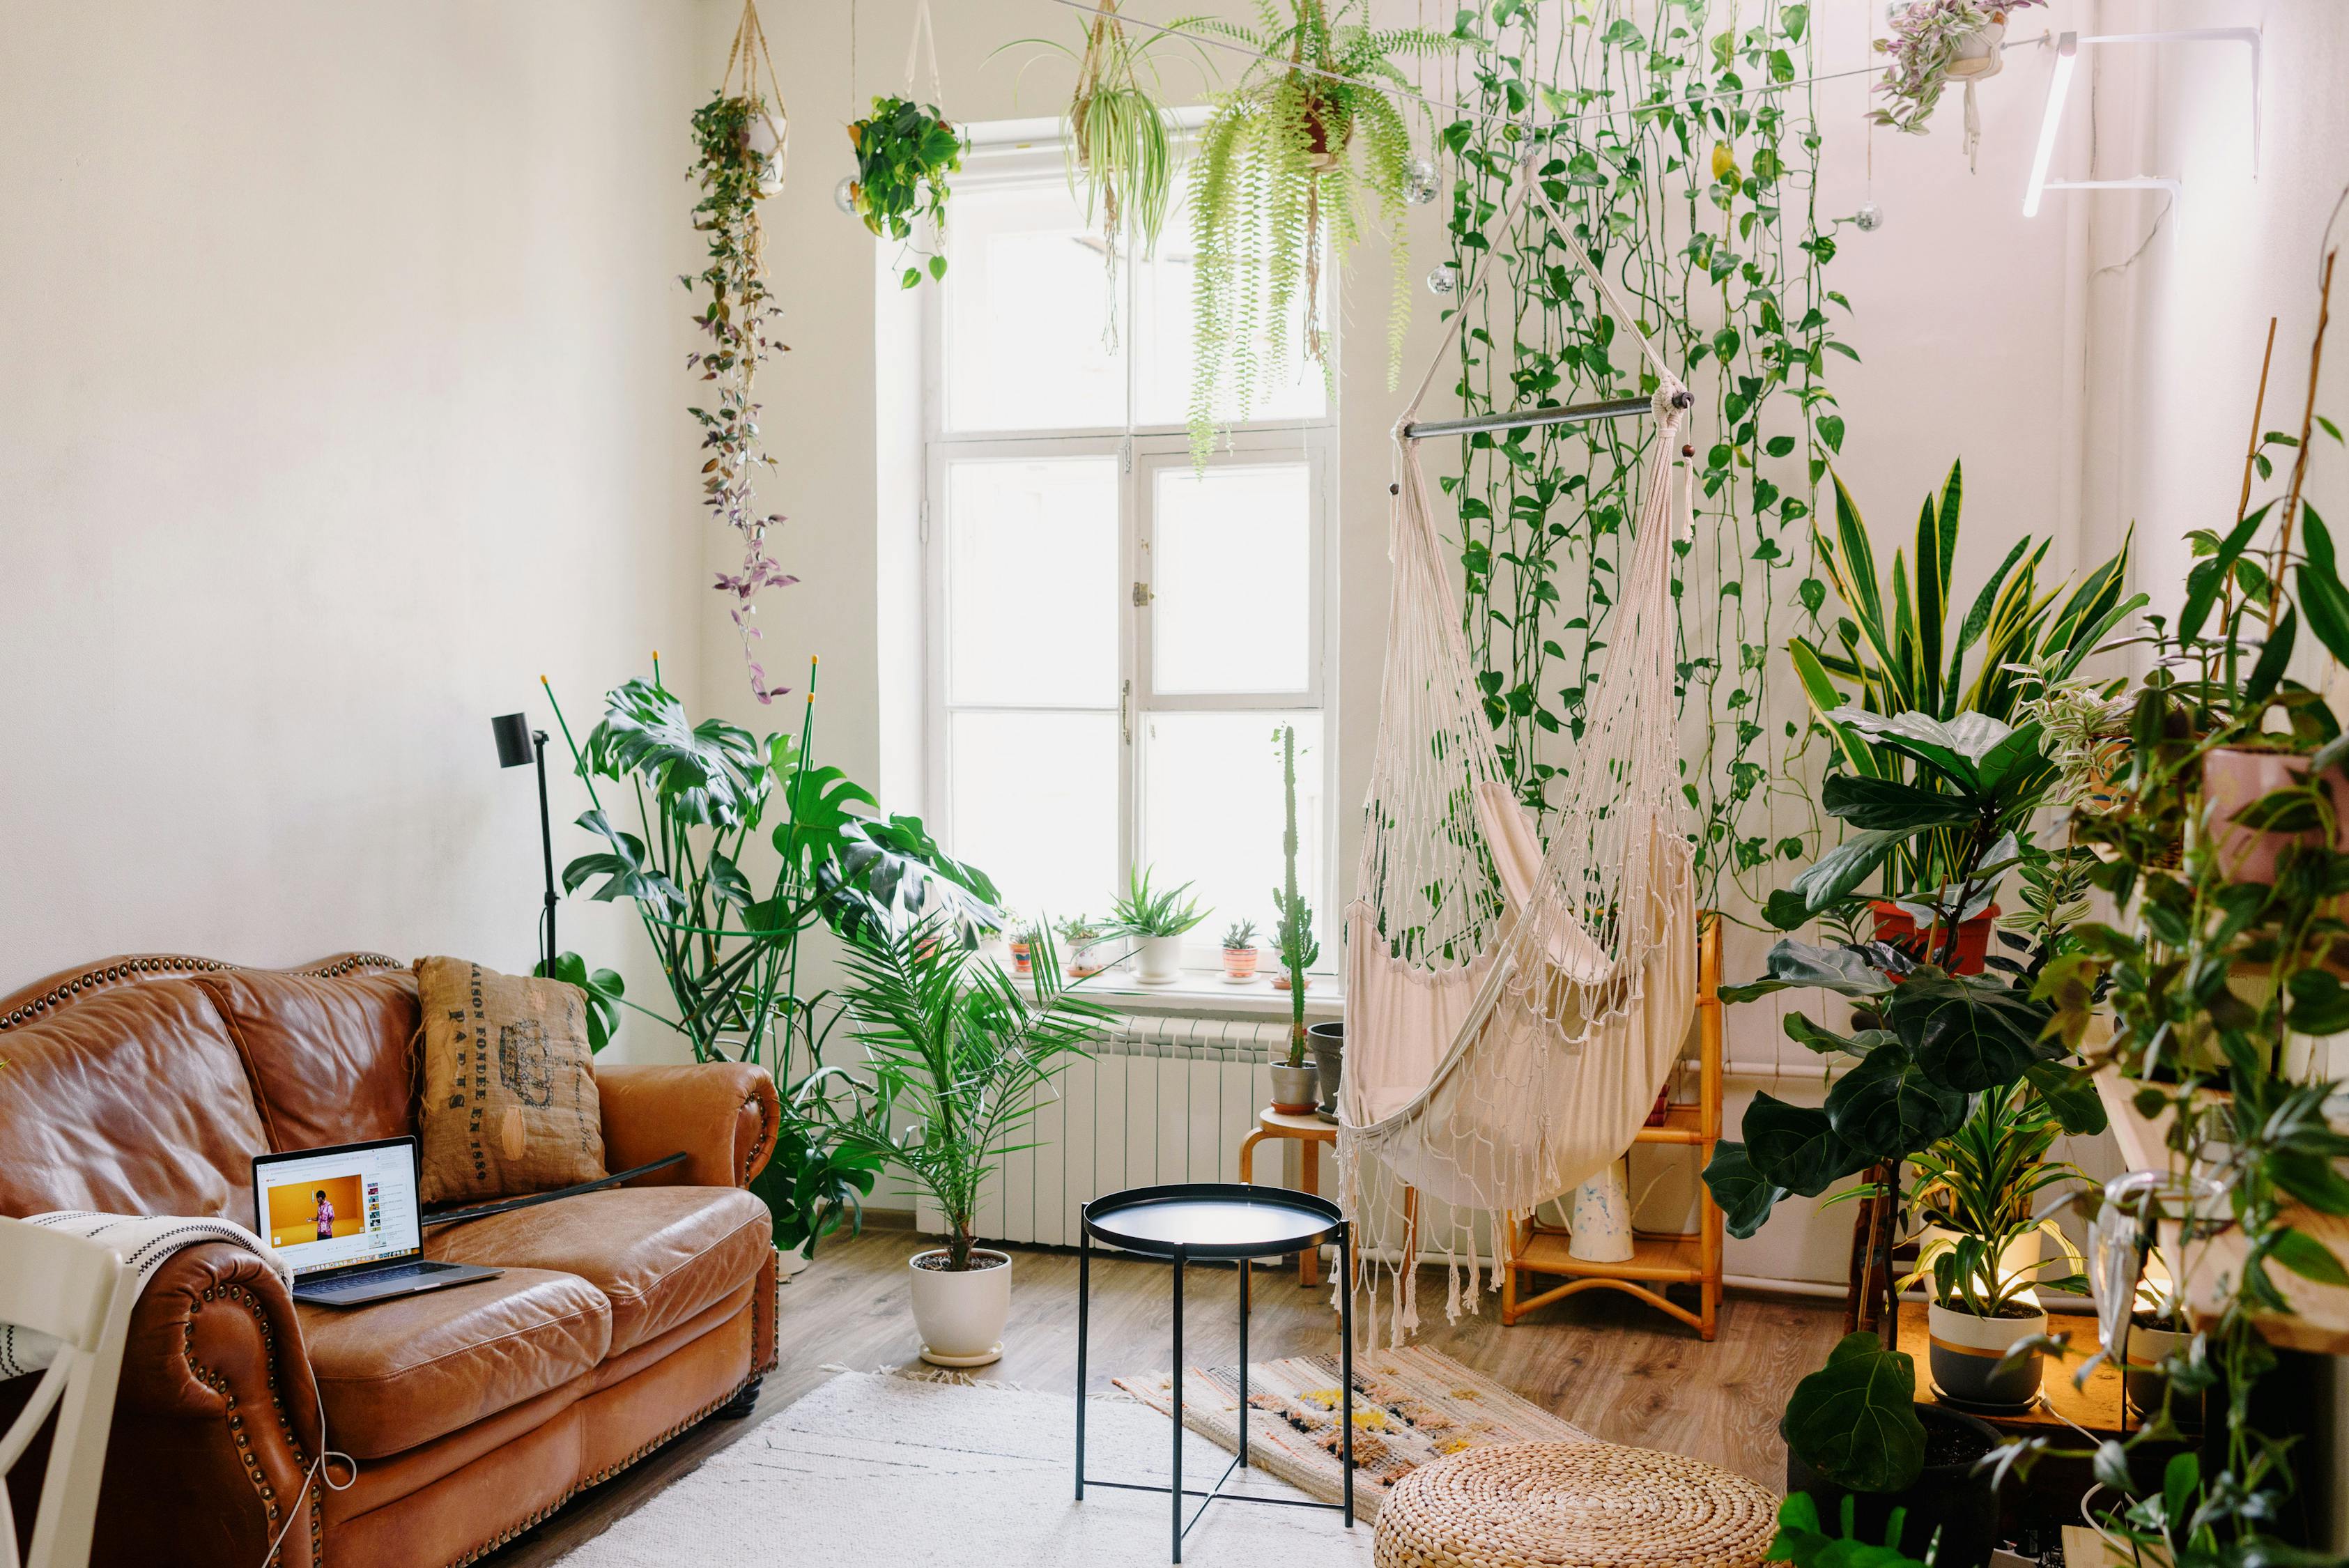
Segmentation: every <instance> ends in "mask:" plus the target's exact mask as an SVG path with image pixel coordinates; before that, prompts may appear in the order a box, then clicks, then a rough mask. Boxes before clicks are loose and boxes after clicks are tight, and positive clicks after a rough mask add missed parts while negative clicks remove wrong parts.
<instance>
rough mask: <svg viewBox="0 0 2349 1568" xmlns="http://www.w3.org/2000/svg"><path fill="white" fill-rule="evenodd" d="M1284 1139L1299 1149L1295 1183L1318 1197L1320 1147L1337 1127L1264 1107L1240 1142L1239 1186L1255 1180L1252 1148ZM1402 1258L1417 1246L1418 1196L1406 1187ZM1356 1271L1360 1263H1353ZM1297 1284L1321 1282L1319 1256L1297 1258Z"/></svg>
mask: <svg viewBox="0 0 2349 1568" xmlns="http://www.w3.org/2000/svg"><path fill="white" fill-rule="evenodd" d="M1268 1137H1278V1138H1288V1139H1291V1140H1293V1141H1294V1142H1296V1143H1297V1144H1299V1145H1300V1146H1301V1147H1299V1149H1298V1151H1297V1179H1298V1181H1299V1184H1300V1185H1301V1187H1302V1189H1303V1190H1305V1191H1307V1192H1310V1193H1314V1194H1316V1195H1319V1192H1320V1190H1321V1146H1322V1145H1323V1144H1325V1143H1327V1144H1334V1143H1336V1142H1337V1141H1338V1125H1337V1124H1336V1123H1335V1122H1325V1121H1323V1120H1322V1119H1321V1118H1320V1117H1319V1116H1312V1115H1306V1116H1291V1115H1289V1114H1288V1112H1286V1111H1276V1110H1274V1109H1273V1108H1272V1107H1271V1106H1265V1108H1264V1109H1262V1110H1260V1111H1258V1112H1257V1115H1256V1127H1255V1129H1254V1130H1253V1131H1251V1132H1250V1133H1249V1134H1248V1135H1247V1137H1244V1138H1242V1139H1240V1181H1241V1183H1242V1184H1243V1185H1247V1184H1248V1183H1250V1182H1253V1181H1254V1180H1255V1179H1256V1175H1255V1173H1256V1146H1257V1144H1259V1143H1262V1142H1263V1141H1264V1140H1265V1139H1266V1138H1268ZM1402 1219H1403V1255H1404V1256H1406V1257H1408V1256H1410V1255H1411V1254H1412V1253H1413V1252H1414V1251H1416V1250H1417V1249H1418V1246H1419V1192H1418V1189H1415V1188H1409V1187H1406V1188H1404V1189H1403V1192H1402ZM1355 1262H1356V1266H1357V1267H1359V1266H1360V1263H1361V1260H1360V1259H1359V1258H1357V1259H1356V1260H1355ZM1297 1282H1298V1283H1299V1284H1300V1285H1318V1284H1319V1283H1320V1282H1321V1253H1320V1251H1319V1249H1318V1248H1316V1249H1314V1250H1312V1251H1304V1252H1299V1253H1298V1254H1297Z"/></svg>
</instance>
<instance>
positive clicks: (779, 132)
mask: <svg viewBox="0 0 2349 1568" xmlns="http://www.w3.org/2000/svg"><path fill="white" fill-rule="evenodd" d="M737 61H740V64H741V67H742V90H741V92H740V94H739V95H738V96H740V97H741V98H744V99H749V100H750V107H751V112H752V113H753V114H757V113H762V112H763V113H765V114H766V115H768V116H769V117H771V119H773V121H774V126H775V151H774V154H773V157H772V159H771V161H770V163H769V171H770V180H769V182H768V193H769V194H772V193H773V192H775V191H778V190H781V188H782V183H783V175H784V172H785V171H786V170H787V169H789V167H790V165H791V161H792V122H791V117H790V116H789V115H788V114H787V113H786V112H785V111H784V109H783V78H781V77H780V76H778V75H777V74H776V73H775V62H774V61H773V60H772V59H771V58H769V57H768V55H767V29H766V28H765V27H764V26H761V24H760V21H759V6H758V3H757V0H742V19H741V20H740V22H737V23H736V24H735V25H734V41H733V43H731V44H730V45H729V46H728V47H727V49H726V74H725V76H723V77H721V78H719V83H718V92H719V96H720V97H721V98H722V97H724V96H726V93H727V89H728V88H731V87H732V86H733V85H734V67H735V64H736V62H737ZM761 66H763V67H766V71H765V74H764V75H763V76H761V73H760V67H761ZM770 100H771V101H770Z"/></svg>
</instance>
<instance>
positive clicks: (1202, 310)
mask: <svg viewBox="0 0 2349 1568" xmlns="http://www.w3.org/2000/svg"><path fill="white" fill-rule="evenodd" d="M1369 14H1370V12H1369V5H1368V4H1367V0H1335V3H1334V4H1327V3H1325V0H1279V3H1278V4H1276V0H1257V26H1253V27H1249V26H1242V25H1240V24H1237V23H1233V22H1226V21H1223V20H1221V19H1219V18H1216V17H1212V16H1192V17H1186V18H1185V19H1184V20H1182V21H1180V22H1177V23H1174V25H1173V26H1174V28H1175V30H1177V31H1189V32H1192V33H1195V34H1198V35H1200V36H1208V37H1219V38H1222V39H1225V40H1226V41H1228V42H1230V43H1235V44H1237V45H1239V46H1240V47H1242V48H1244V49H1247V50H1248V51H1250V52H1252V53H1253V54H1255V55H1257V56H1258V57H1259V58H1257V60H1256V61H1255V62H1254V63H1252V64H1251V65H1250V66H1249V67H1248V68H1247V72H1246V74H1244V75H1243V76H1242V77H1241V78H1240V79H1239V82H1238V83H1237V86H1235V87H1234V88H1232V89H1231V90H1230V91H1229V92H1226V93H1224V94H1222V95H1220V96H1219V97H1218V98H1217V99H1216V107H1215V111H1214V113H1213V114H1212V115H1211V116H1210V117H1209V118H1208V120H1207V124H1206V129H1205V130H1202V131H1201V132H1200V134H1199V151H1198V154H1197V156H1196V157H1195V158H1194V159H1193V160H1192V163H1191V222H1192V235H1193V241H1194V246H1195V250H1196V252H1197V260H1196V263H1195V269H1194V271H1193V275H1192V278H1193V282H1192V290H1193V295H1192V330H1193V332H1194V334H1195V349H1194V358H1193V361H1192V379H1191V417H1190V427H1191V448H1192V453H1193V456H1194V457H1195V458H1197V459H1201V460H1204V459H1205V457H1206V452H1207V449H1208V447H1209V445H1210V444H1211V443H1212V442H1213V441H1214V439H1215V414H1216V408H1217V406H1218V404H1219V402H1223V401H1225V399H1226V396H1227V398H1228V405H1227V406H1228V407H1229V409H1230V410H1231V412H1232V415H1233V417H1234V418H1237V419H1244V418H1246V417H1247V412H1248V410H1249V409H1250V408H1251V407H1253V406H1254V405H1255V403H1256V401H1257V399H1258V398H1259V397H1260V396H1261V395H1262V394H1263V392H1264V391H1265V389H1268V387H1270V386H1272V385H1274V384H1276V383H1277V382H1278V379H1279V378H1280V376H1281V374H1282V372H1283V371H1284V370H1285V369H1287V368H1288V363H1289V360H1288V348H1287V345H1286V344H1285V343H1284V341H1283V339H1282V332H1281V324H1282V323H1283V322H1284V321H1285V320H1286V319H1287V317H1288V310H1289V307H1290V306H1292V305H1295V304H1298V303H1299V302H1300V301H1301V302H1302V304H1303V306H1304V309H1305V326H1304V334H1303V340H1302V343H1301V345H1300V347H1301V348H1302V350H1303V353H1304V357H1305V358H1306V359H1308V360H1309V361H1311V362H1312V363H1315V364H1318V365H1319V366H1320V367H1321V369H1322V374H1323V376H1324V378H1325V379H1327V380H1328V381H1329V383H1330V388H1331V391H1332V393H1333V395H1334V392H1335V389H1336V383H1335V376H1336V368H1335V367H1334V366H1333V365H1331V364H1330V359H1329V356H1328V353H1327V351H1326V344H1325V340H1324V336H1323V333H1322V328H1321V299H1320V296H1321V265H1322V258H1323V255H1324V254H1325V252H1329V251H1332V250H1334V251H1335V252H1336V253H1337V254H1339V256H1340V261H1341V263H1342V259H1343V256H1344V253H1345V250H1346V248H1347V247H1349V246H1350V245H1351V244H1353V243H1354V242H1355V241H1356V240H1357V239H1358V238H1360V236H1361V223H1362V219H1363V217H1364V215H1365V214H1366V213H1374V214H1375V215H1376V216H1377V217H1378V218H1379V220H1380V221H1381V223H1382V224H1383V225H1384V226H1385V228H1386V230H1387V232H1388V234H1390V235H1391V236H1392V241H1393V247H1394V248H1393V252H1392V259H1391V263H1390V265H1391V266H1392V274H1393V286H1392V305H1391V306H1390V307H1389V310H1388V314H1387V381H1388V384H1389V385H1390V386H1392V385H1393V383H1394V379H1395V375H1396V372H1397V369H1398V368H1399V367H1400V365H1401V362H1402V334H1403V328H1404V327H1406V326H1407V325H1408V324H1409V322H1410V319H1411V285H1410V281H1409V273H1410V264H1409V262H1408V260H1407V259H1406V258H1407V254H1408V252H1407V249H1406V246H1405V245H1404V243H1403V234H1402V210H1403V192H1404V189H1405V186H1406V185H1407V183H1408V182H1409V180H1410V175H1411V127H1410V125H1409V123H1408V122H1407V121H1406V120H1405V119H1403V116H1402V111H1401V110H1400V109H1397V108H1396V107H1395V99H1394V98H1393V96H1392V89H1393V88H1409V87H1410V85H1411V83H1410V80H1409V78H1406V77H1405V76H1404V75H1403V73H1402V70H1401V69H1400V68H1399V67H1397V66H1396V65H1395V63H1394V62H1395V59H1396V58H1397V57H1407V56H1426V55H1433V54H1437V53H1440V52H1442V51H1444V50H1445V49H1448V48H1450V47H1452V42H1453V41H1452V40H1451V39H1449V38H1447V37H1445V36H1442V35H1441V34H1436V33H1431V32H1426V31H1423V30H1422V29H1419V28H1415V27H1394V28H1376V27H1372V26H1370V23H1369V20H1368V18H1369Z"/></svg>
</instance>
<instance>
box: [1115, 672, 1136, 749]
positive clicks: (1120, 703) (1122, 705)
mask: <svg viewBox="0 0 2349 1568" xmlns="http://www.w3.org/2000/svg"><path fill="white" fill-rule="evenodd" d="M1117 727H1118V729H1119V730H1120V732H1123V734H1124V736H1125V743H1126V744H1127V745H1129V746H1130V745H1132V744H1133V681H1131V680H1127V681H1124V682H1123V683H1121V684H1120V685H1119V687H1118V689H1117Z"/></svg>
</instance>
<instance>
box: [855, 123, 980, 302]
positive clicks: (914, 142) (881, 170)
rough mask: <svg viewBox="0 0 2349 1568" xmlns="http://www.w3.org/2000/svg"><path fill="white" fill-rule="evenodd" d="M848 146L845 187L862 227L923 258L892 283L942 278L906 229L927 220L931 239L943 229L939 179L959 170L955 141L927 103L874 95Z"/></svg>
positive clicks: (941, 257)
mask: <svg viewBox="0 0 2349 1568" xmlns="http://www.w3.org/2000/svg"><path fill="white" fill-rule="evenodd" d="M848 144H849V145H850V146H851V147H853V148H854V149H855V151H856V180H855V182H854V183H853V184H851V185H850V186H849V188H848V200H849V205H850V206H851V208H853V209H854V212H855V213H856V215H857V216H858V217H860V218H862V219H864V226H865V227H866V228H868V229H870V230H872V231H873V233H874V234H876V235H878V236H880V237H881V238H883V239H892V240H896V241H898V242H899V243H900V244H902V245H903V246H904V247H905V250H904V252H903V253H902V254H912V255H922V256H926V258H927V259H926V262H925V263H924V265H920V266H915V265H908V266H907V267H906V268H905V275H903V276H902V277H900V278H899V279H898V282H899V284H900V285H902V286H904V287H906V288H912V287H913V286H915V285H916V284H918V283H920V282H921V281H922V275H923V274H924V273H925V272H927V273H928V274H929V275H930V276H931V277H933V278H942V277H944V276H946V275H947V258H946V254H945V252H943V251H928V252H926V251H924V250H922V248H921V247H920V246H919V245H918V244H916V243H915V240H914V225H915V223H916V221H917V220H920V219H922V218H927V219H928V220H929V222H930V225H931V232H932V234H934V235H936V236H939V237H943V236H944V235H945V234H946V228H947V175H949V174H953V173H956V172H957V171H960V169H961V168H962V138H961V137H960V136H959V135H958V134H957V132H956V130H955V128H954V126H953V125H952V124H950V123H949V122H948V121H947V119H945V118H944V117H943V116H942V115H940V114H939V113H938V110H937V106H936V105H935V104H917V103H916V102H914V101H913V100H912V99H904V98H895V97H890V96H881V97H876V98H875V99H874V100H873V112H872V113H871V114H870V115H867V116H866V117H865V118H864V119H860V120H857V121H856V122H855V123H854V124H853V125H851V126H850V127H849V128H848Z"/></svg>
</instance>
